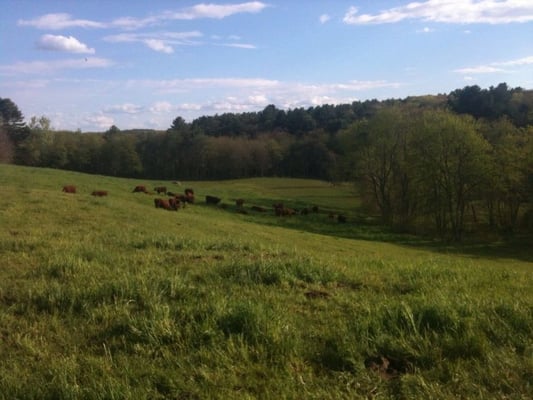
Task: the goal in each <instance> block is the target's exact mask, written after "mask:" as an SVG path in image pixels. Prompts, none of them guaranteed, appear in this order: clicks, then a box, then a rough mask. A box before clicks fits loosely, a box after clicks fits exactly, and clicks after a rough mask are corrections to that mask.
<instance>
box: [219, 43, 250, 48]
mask: <svg viewBox="0 0 533 400" xmlns="http://www.w3.org/2000/svg"><path fill="white" fill-rule="evenodd" d="M221 46H224V47H235V48H237V49H256V48H257V47H256V46H254V45H253V44H248V43H225V44H222V45H221Z"/></svg>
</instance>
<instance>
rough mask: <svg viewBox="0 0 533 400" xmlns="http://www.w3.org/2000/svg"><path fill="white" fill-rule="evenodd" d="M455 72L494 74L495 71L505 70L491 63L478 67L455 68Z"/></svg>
mask: <svg viewBox="0 0 533 400" xmlns="http://www.w3.org/2000/svg"><path fill="white" fill-rule="evenodd" d="M454 72H457V73H459V74H467V75H470V74H493V73H495V72H504V70H503V69H501V68H496V67H492V66H490V65H480V66H477V67H471V68H459V69H456V70H454Z"/></svg>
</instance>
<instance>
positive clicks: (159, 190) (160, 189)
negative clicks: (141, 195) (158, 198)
mask: <svg viewBox="0 0 533 400" xmlns="http://www.w3.org/2000/svg"><path fill="white" fill-rule="evenodd" d="M154 190H155V191H156V192H157V193H158V194H159V193H166V192H167V188H166V186H158V187H156V188H154Z"/></svg>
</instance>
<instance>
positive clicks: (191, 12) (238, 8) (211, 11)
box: [166, 1, 267, 20]
mask: <svg viewBox="0 0 533 400" xmlns="http://www.w3.org/2000/svg"><path fill="white" fill-rule="evenodd" d="M265 7H267V5H266V4H265V3H262V2H260V1H251V2H247V3H240V4H203V3H202V4H197V5H195V6H192V7H190V8H187V9H185V10H183V11H179V12H176V13H169V14H166V15H167V16H168V19H185V20H189V19H198V18H215V19H222V18H226V17H229V16H231V15H234V14H242V13H252V14H255V13H258V12H261V11H262V10H263V9H264V8H265Z"/></svg>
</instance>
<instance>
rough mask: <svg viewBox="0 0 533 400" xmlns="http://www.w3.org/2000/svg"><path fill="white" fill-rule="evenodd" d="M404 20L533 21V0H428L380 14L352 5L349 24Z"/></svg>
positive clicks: (465, 22)
mask: <svg viewBox="0 0 533 400" xmlns="http://www.w3.org/2000/svg"><path fill="white" fill-rule="evenodd" d="M405 19H420V20H422V21H434V22H443V23H453V24H473V23H485V24H507V23H513V22H529V21H533V2H532V1H529V0H502V1H495V0H427V1H425V2H413V3H409V4H407V5H404V6H400V7H394V8H390V9H387V10H382V11H380V12H379V13H377V14H359V10H358V9H357V8H356V7H350V9H349V10H348V11H347V13H346V15H345V16H344V19H343V21H344V22H345V23H346V24H353V25H365V24H385V23H394V22H399V21H402V20H405Z"/></svg>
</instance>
